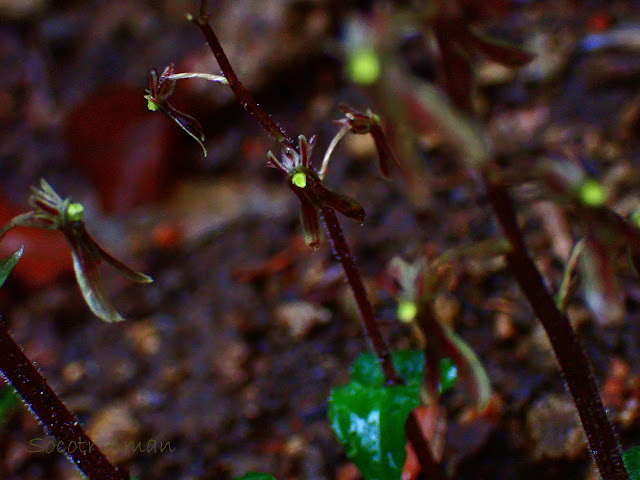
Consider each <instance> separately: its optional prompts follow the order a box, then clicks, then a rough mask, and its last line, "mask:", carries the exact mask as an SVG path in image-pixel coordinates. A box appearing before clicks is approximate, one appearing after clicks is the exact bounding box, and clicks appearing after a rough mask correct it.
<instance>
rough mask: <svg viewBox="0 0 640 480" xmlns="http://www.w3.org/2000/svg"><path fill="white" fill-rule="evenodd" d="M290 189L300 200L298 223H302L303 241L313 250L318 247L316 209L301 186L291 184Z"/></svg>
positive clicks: (318, 227) (318, 228)
mask: <svg viewBox="0 0 640 480" xmlns="http://www.w3.org/2000/svg"><path fill="white" fill-rule="evenodd" d="M291 189H292V190H293V192H294V193H295V194H296V195H297V196H298V200H300V223H301V224H302V233H303V235H304V241H305V243H306V244H307V246H308V247H309V248H313V249H314V250H315V249H316V248H318V247H320V221H319V219H318V210H317V209H316V207H315V206H314V205H313V203H312V202H311V200H309V198H307V196H306V195H305V193H304V191H303V190H302V189H301V188H299V187H294V186H292V187H291Z"/></svg>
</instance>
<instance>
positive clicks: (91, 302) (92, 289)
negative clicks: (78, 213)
mask: <svg viewBox="0 0 640 480" xmlns="http://www.w3.org/2000/svg"><path fill="white" fill-rule="evenodd" d="M62 231H63V233H64V234H65V237H66V238H67V241H68V242H69V244H70V245H71V257H72V259H73V269H74V271H75V273H76V280H77V281H78V286H79V287H80V291H81V292H82V296H83V297H84V300H85V302H87V305H88V306H89V308H90V309H91V311H92V312H93V313H94V314H95V315H96V316H97V317H99V318H101V319H102V320H104V321H105V322H121V321H123V320H124V318H123V317H122V316H121V315H120V314H119V313H118V311H117V310H116V309H115V307H114V306H113V303H112V302H111V299H110V298H109V297H108V295H107V294H106V292H105V288H104V284H103V283H102V277H101V276H100V272H99V271H98V266H99V265H100V262H101V260H102V258H101V256H100V251H99V250H97V249H96V248H95V247H96V244H95V242H93V240H92V239H91V237H89V234H88V233H87V231H86V229H85V228H84V225H83V224H82V222H73V223H70V224H69V225H66V226H65V227H64V228H63V229H62Z"/></svg>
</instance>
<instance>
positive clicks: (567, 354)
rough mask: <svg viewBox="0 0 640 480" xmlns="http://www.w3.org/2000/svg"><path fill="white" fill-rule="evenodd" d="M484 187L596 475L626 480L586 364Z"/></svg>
mask: <svg viewBox="0 0 640 480" xmlns="http://www.w3.org/2000/svg"><path fill="white" fill-rule="evenodd" d="M484 183H485V188H486V190H487V196H488V198H489V202H490V203H491V206H492V207H493V210H494V211H495V214H496V216H497V217H498V221H499V222H500V225H501V226H502V230H503V232H504V234H505V236H506V237H507V239H508V240H509V242H510V243H511V247H512V249H511V251H510V253H508V254H507V255H506V258H507V262H508V264H509V268H510V270H511V272H512V274H513V276H514V277H515V278H516V281H517V282H518V285H519V286H520V288H521V289H522V291H523V292H524V294H525V296H526V297H527V299H528V300H529V303H530V304H531V307H532V308H533V311H534V312H535V314H536V316H537V317H538V318H539V319H540V322H541V323H542V325H543V327H544V329H545V330H546V332H547V335H548V337H549V340H550V341H551V345H552V346H553V351H554V352H555V355H556V358H557V359H558V363H559V364H560V368H561V370H562V373H563V376H564V380H565V382H566V383H567V386H568V387H569V392H570V393H571V396H572V397H573V401H574V403H575V405H576V408H577V409H578V414H579V415H580V420H581V421H582V426H583V428H584V431H585V432H586V434H587V440H588V442H589V447H590V449H591V454H592V455H593V458H594V460H595V462H596V465H597V467H598V470H599V471H600V475H601V477H602V479H603V480H629V474H628V473H627V471H626V469H625V467H624V464H623V462H622V454H621V452H620V445H619V444H618V441H617V440H616V437H615V433H614V431H613V427H612V425H611V422H609V419H608V418H607V414H606V412H605V409H604V405H603V404H602V400H601V396H600V391H599V389H598V385H597V384H596V381H595V378H594V376H593V373H592V372H591V366H590V364H589V361H588V360H587V357H586V355H585V353H584V350H583V349H582V347H581V346H580V343H579V341H578V338H577V336H576V333H575V331H574V330H573V327H572V326H571V323H570V322H569V319H568V318H567V317H566V316H565V315H563V314H562V313H561V312H560V310H558V308H557V306H556V303H555V302H554V300H553V297H552V296H551V294H550V293H549V292H548V291H547V288H546V287H545V284H544V280H543V279H542V276H541V275H540V272H539V271H538V269H537V268H536V266H535V263H534V262H533V260H532V259H531V257H530V256H529V254H528V253H527V248H526V245H525V243H524V237H523V235H522V231H521V230H520V227H519V226H518V222H517V218H516V213H515V209H514V207H513V200H512V199H511V196H510V195H509V192H508V191H507V190H506V188H505V187H503V186H501V185H494V184H491V182H490V181H489V180H488V179H487V178H486V177H485V179H484Z"/></svg>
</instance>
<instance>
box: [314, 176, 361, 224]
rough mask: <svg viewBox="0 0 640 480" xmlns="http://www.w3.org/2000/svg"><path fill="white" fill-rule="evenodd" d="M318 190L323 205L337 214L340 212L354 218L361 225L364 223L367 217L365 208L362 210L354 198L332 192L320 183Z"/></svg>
mask: <svg viewBox="0 0 640 480" xmlns="http://www.w3.org/2000/svg"><path fill="white" fill-rule="evenodd" d="M316 189H317V193H318V194H319V195H318V198H319V199H320V201H321V203H322V205H326V206H327V207H331V208H333V209H334V210H335V211H336V212H340V213H341V214H343V215H344V216H345V217H349V218H353V219H355V220H358V221H359V222H360V223H362V222H364V219H365V217H366V213H365V211H364V208H362V206H361V205H360V204H359V203H358V202H356V201H355V200H354V199H353V198H351V197H347V196H346V195H343V194H341V193H338V192H335V191H333V190H330V189H328V188H326V187H325V186H324V185H322V184H320V183H319V184H318V185H317V187H316Z"/></svg>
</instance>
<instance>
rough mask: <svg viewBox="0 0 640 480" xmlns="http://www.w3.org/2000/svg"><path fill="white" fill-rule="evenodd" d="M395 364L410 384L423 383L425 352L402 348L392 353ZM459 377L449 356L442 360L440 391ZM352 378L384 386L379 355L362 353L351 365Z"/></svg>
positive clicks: (448, 386) (449, 387) (373, 385)
mask: <svg viewBox="0 0 640 480" xmlns="http://www.w3.org/2000/svg"><path fill="white" fill-rule="evenodd" d="M391 356H392V359H393V365H394V366H395V367H396V370H397V371H398V374H399V375H400V377H402V378H403V379H404V381H405V382H407V383H408V384H409V385H422V381H423V377H424V352H422V351H420V350H400V351H395V352H393V353H392V354H391ZM456 379H457V369H456V367H455V365H454V364H453V362H452V361H451V360H450V359H448V358H443V359H442V361H441V362H440V391H441V392H446V391H447V390H449V389H451V388H452V387H453V385H454V384H455V382H456ZM351 380H353V381H355V382H359V383H361V384H362V385H365V386H370V387H382V386H383V385H384V376H383V375H382V370H381V369H380V364H379V363H378V359H377V357H376V356H375V355H374V354H373V353H369V352H367V353H362V354H360V356H358V358H357V359H356V360H355V361H354V362H353V365H352V366H351Z"/></svg>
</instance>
